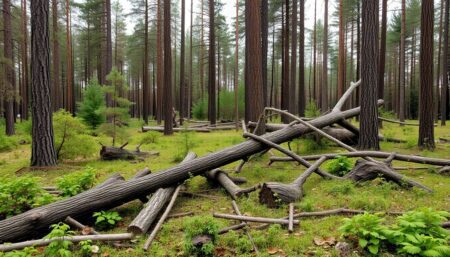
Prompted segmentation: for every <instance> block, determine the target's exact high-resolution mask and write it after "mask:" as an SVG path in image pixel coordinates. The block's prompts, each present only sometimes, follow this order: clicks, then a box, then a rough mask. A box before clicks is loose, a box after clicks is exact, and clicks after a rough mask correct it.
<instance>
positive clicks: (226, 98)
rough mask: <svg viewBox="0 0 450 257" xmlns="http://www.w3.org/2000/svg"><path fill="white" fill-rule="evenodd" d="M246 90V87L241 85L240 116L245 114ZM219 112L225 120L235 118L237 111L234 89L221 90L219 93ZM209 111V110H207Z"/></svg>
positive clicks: (239, 94)
mask: <svg viewBox="0 0 450 257" xmlns="http://www.w3.org/2000/svg"><path fill="white" fill-rule="evenodd" d="M244 97H245V92H244V87H243V86H239V88H238V112H239V117H243V116H244V110H245V102H244ZM218 101H219V102H218V109H217V111H218V114H219V116H220V118H221V119H224V120H234V119H235V116H236V113H235V110H234V91H228V90H221V91H220V93H219V100H218ZM206 111H207V110H206Z"/></svg>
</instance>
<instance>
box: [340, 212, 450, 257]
mask: <svg viewBox="0 0 450 257" xmlns="http://www.w3.org/2000/svg"><path fill="white" fill-rule="evenodd" d="M448 217H450V213H448V212H446V211H434V210H432V209H430V208H425V209H420V210H417V211H411V212H407V213H405V214H403V215H402V216H399V217H397V219H396V223H395V224H393V225H391V226H390V227H386V226H383V225H382V224H381V223H382V222H383V219H382V218H380V217H379V216H377V215H373V214H367V213H366V214H362V215H357V216H354V217H353V218H351V219H345V220H344V225H343V226H342V227H341V228H340V230H341V231H342V232H343V235H344V236H347V238H350V239H353V240H358V244H359V246H360V247H361V248H363V249H366V250H368V251H369V252H370V253H371V254H377V253H378V252H379V250H380V247H382V246H389V247H386V250H395V251H396V252H397V253H398V254H406V255H408V256H429V257H444V256H449V255H450V246H448V240H449V238H450V233H449V232H448V231H447V230H446V229H443V228H442V227H441V224H442V222H444V221H446V220H447V218H448Z"/></svg>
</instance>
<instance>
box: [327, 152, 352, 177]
mask: <svg viewBox="0 0 450 257" xmlns="http://www.w3.org/2000/svg"><path fill="white" fill-rule="evenodd" d="M352 166H353V164H352V162H351V161H350V159H349V158H347V157H346V156H336V158H334V159H333V160H331V161H330V162H328V165H327V170H328V172H330V173H331V174H334V175H337V176H341V177H342V176H344V175H345V174H347V173H348V172H349V171H351V170H352Z"/></svg>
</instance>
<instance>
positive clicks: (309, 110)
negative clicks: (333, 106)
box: [305, 100, 320, 118]
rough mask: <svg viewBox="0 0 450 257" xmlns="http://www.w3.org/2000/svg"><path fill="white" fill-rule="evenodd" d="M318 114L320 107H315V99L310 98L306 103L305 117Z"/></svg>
mask: <svg viewBox="0 0 450 257" xmlns="http://www.w3.org/2000/svg"><path fill="white" fill-rule="evenodd" d="M319 116H320V109H319V107H317V104H316V101H314V100H311V101H309V102H308V103H307V104H306V107H305V117H307V118H315V117H319Z"/></svg>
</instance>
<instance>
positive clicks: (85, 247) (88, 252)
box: [80, 240, 93, 257]
mask: <svg viewBox="0 0 450 257" xmlns="http://www.w3.org/2000/svg"><path fill="white" fill-rule="evenodd" d="M92 247H93V245H92V240H86V241H81V242H80V253H81V255H82V256H86V257H87V256H92V254H93V249H92Z"/></svg>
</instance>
